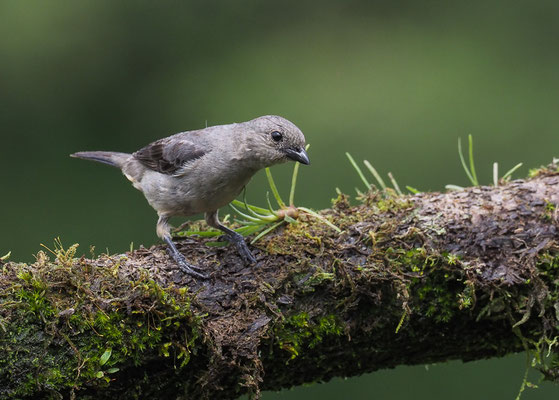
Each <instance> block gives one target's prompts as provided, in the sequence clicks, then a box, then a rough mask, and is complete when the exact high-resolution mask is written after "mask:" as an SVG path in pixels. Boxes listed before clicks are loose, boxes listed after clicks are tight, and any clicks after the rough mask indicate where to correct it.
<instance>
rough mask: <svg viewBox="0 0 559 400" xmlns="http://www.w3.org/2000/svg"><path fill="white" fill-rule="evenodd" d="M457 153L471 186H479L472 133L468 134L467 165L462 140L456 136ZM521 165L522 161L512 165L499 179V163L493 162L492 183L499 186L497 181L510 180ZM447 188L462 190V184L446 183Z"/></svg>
mask: <svg viewBox="0 0 559 400" xmlns="http://www.w3.org/2000/svg"><path fill="white" fill-rule="evenodd" d="M458 155H459V156H460V162H461V163H462V168H464V172H466V176H467V177H468V179H469V180H470V182H471V183H472V185H473V186H479V185H480V184H479V180H478V179H477V174H476V168H475V163H474V139H473V137H472V135H468V160H469V165H468V164H466V160H465V158H464V154H463V152H462V141H461V140H460V138H458ZM521 166H522V163H518V164H516V165H515V166H514V167H512V168H511V169H509V170H508V171H507V172H506V173H505V174H504V175H503V176H502V177H501V178H500V179H499V164H498V163H497V162H494V163H493V185H494V186H499V182H506V181H508V180H510V178H511V176H512V174H513V173H514V172H515V171H516V170H517V169H518V168H520V167H521ZM445 187H446V189H448V190H464V187H463V186H458V185H446V186H445Z"/></svg>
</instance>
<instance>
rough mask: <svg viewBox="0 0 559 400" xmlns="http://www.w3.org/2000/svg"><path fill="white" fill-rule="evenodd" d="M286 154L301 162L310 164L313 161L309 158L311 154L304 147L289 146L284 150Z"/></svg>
mask: <svg viewBox="0 0 559 400" xmlns="http://www.w3.org/2000/svg"><path fill="white" fill-rule="evenodd" d="M284 152H285V154H286V155H287V157H288V158H290V159H292V160H293V161H299V162H300V163H301V164H305V165H309V164H310V163H311V161H310V160H309V156H308V155H307V152H306V151H305V149H304V148H302V147H301V148H299V149H296V148H289V149H285V150H284Z"/></svg>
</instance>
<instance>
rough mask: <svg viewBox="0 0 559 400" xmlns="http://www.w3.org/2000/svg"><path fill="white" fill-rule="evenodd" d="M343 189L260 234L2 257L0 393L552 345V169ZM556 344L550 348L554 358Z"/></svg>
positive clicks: (127, 385) (245, 382) (127, 393)
mask: <svg viewBox="0 0 559 400" xmlns="http://www.w3.org/2000/svg"><path fill="white" fill-rule="evenodd" d="M362 200H363V204H361V205H359V206H355V207H352V206H350V205H349V204H348V202H347V198H346V197H345V196H340V197H339V198H338V199H337V200H336V201H335V203H334V206H333V208H332V209H328V210H323V211H322V212H321V214H322V215H323V216H325V217H326V218H328V219H329V220H330V221H332V222H333V223H334V224H335V225H337V226H339V227H340V228H341V229H342V230H343V232H342V233H341V234H338V233H336V232H335V231H333V230H332V229H331V228H330V227H328V226H327V225H325V224H324V223H323V222H321V221H319V220H317V219H315V218H311V217H309V216H305V215H304V214H301V215H300V217H299V223H298V224H289V225H287V226H286V227H285V228H283V229H281V230H279V231H278V232H275V233H271V234H269V235H267V236H265V237H264V238H263V239H262V240H261V241H260V242H258V244H257V245H256V246H255V247H256V248H257V249H256V250H255V253H256V255H257V258H258V264H257V265H256V266H252V267H246V266H243V265H242V263H241V260H240V259H239V258H238V256H237V255H236V253H235V251H234V249H230V248H226V247H210V246H207V245H206V242H207V240H203V239H198V238H196V239H192V238H190V239H187V240H184V241H182V242H181V243H180V246H179V248H180V249H181V251H182V252H183V253H184V254H185V256H186V257H187V259H189V260H190V261H192V262H194V263H196V264H197V265H199V266H202V267H204V268H206V269H207V271H208V272H210V273H211V278H210V279H209V280H207V281H202V280H193V279H191V278H190V277H188V276H184V275H182V274H181V273H180V272H179V271H178V270H177V269H176V267H175V266H174V265H173V263H172V261H171V260H170V258H169V257H168V256H167V254H166V253H165V249H164V247H162V246H154V247H152V248H150V249H144V248H141V249H139V250H136V251H133V252H131V253H127V254H125V255H114V256H108V255H100V256H98V257H92V259H86V258H84V257H82V258H79V259H78V258H74V255H75V251H76V248H75V246H73V247H71V248H69V249H66V250H65V249H62V248H61V246H57V248H56V249H53V250H52V252H53V253H54V254H55V256H54V257H53V255H50V258H53V260H50V259H49V257H48V256H47V254H46V253H45V252H40V253H39V254H38V255H37V261H36V262H35V263H34V264H30V265H26V264H21V263H15V262H9V263H3V265H1V267H2V275H1V276H0V398H25V397H28V398H30V397H35V398H36V397H40V396H43V397H48V396H50V397H52V398H63V397H64V398H74V397H76V396H79V398H92V399H93V398H95V399H108V398H114V397H115V396H119V398H120V399H128V398H137V397H140V398H156V399H164V398H212V399H220V398H223V399H229V398H235V397H238V396H240V395H241V394H243V393H246V392H250V393H253V394H255V395H258V393H259V391H260V390H268V389H280V388H285V387H290V386H293V385H298V384H302V383H304V382H314V381H327V380H329V379H330V378H332V377H334V376H353V375H357V374H362V373H365V372H370V371H374V370H377V369H382V368H392V367H394V366H396V365H402V364H423V363H431V362H441V361H445V360H451V359H462V360H465V361H468V360H475V359H482V358H488V357H495V356H503V355H505V354H509V353H513V352H519V351H523V350H525V349H528V350H530V351H533V352H534V354H543V352H546V351H548V350H549V351H551V356H550V357H547V358H544V357H541V358H540V361H541V363H540V365H539V367H540V368H541V370H542V371H543V372H544V374H545V376H546V377H547V378H549V379H555V380H557V379H558V377H559V369H558V367H557V365H558V357H557V354H558V353H557V348H556V347H555V340H556V339H557V337H558V332H557V326H558V314H559V300H558V293H557V286H558V284H559V256H558V249H559V232H558V229H557V228H558V226H559V214H558V211H557V210H558V208H557V207H558V206H559V174H558V173H557V172H554V171H551V170H542V171H541V172H540V173H539V175H538V176H536V177H534V178H532V179H530V180H527V181H513V182H510V183H506V184H503V186H499V187H475V188H469V189H466V190H464V191H460V192H451V193H446V194H437V193H428V194H420V195H416V196H411V197H408V196H404V197H390V196H386V195H383V194H381V193H378V192H377V193H372V192H371V193H369V194H367V195H365V196H364V197H363V199H362ZM545 360H547V362H544V361H545Z"/></svg>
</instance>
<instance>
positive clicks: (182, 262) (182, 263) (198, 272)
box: [164, 238, 209, 279]
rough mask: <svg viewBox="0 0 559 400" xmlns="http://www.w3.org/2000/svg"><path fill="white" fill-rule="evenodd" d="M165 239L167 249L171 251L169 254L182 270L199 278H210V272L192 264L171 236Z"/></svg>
mask: <svg viewBox="0 0 559 400" xmlns="http://www.w3.org/2000/svg"><path fill="white" fill-rule="evenodd" d="M164 240H165V242H166V243H167V251H168V252H169V255H170V256H171V257H172V258H173V260H175V262H176V263H177V265H178V267H179V269H180V270H181V271H182V272H184V273H185V274H188V275H191V276H194V277H197V278H202V279H208V278H209V276H208V274H206V273H204V272H203V269H202V268H200V267H197V266H196V265H192V264H190V263H189V262H188V261H186V258H185V257H184V256H183V255H182V254H181V253H180V252H179V250H178V249H177V248H176V247H175V244H174V243H173V241H172V240H171V239H170V238H165V239H164Z"/></svg>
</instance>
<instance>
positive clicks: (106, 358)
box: [99, 348, 113, 365]
mask: <svg viewBox="0 0 559 400" xmlns="http://www.w3.org/2000/svg"><path fill="white" fill-rule="evenodd" d="M112 352H113V350H112V349H111V348H108V349H107V350H105V352H104V353H103V355H102V356H101V358H100V359H99V365H105V364H106V363H107V361H109V358H111V354H112Z"/></svg>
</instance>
